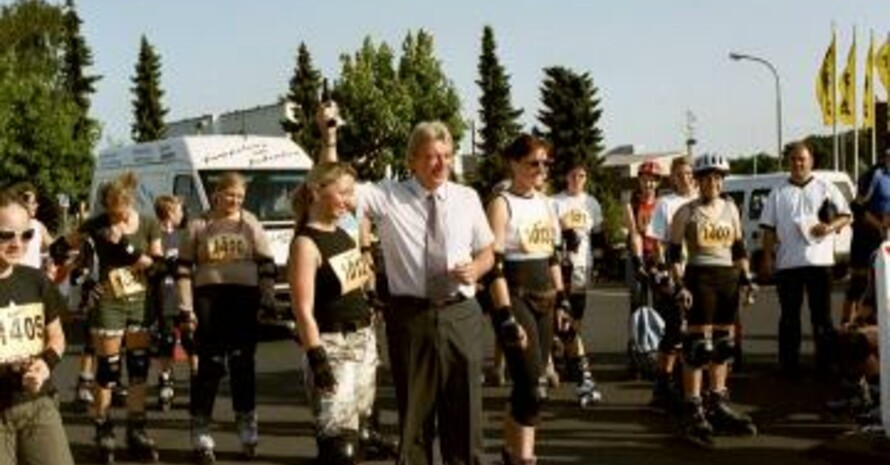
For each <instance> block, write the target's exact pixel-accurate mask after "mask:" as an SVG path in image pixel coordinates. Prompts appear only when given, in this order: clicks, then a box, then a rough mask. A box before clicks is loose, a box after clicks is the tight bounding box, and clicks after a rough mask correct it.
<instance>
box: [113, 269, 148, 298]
mask: <svg viewBox="0 0 890 465" xmlns="http://www.w3.org/2000/svg"><path fill="white" fill-rule="evenodd" d="M108 285H109V286H108V287H109V288H111V295H113V296H114V297H115V298H118V299H120V298H121V297H128V296H132V295H136V294H140V293H143V292H145V283H144V282H143V280H142V274H141V273H136V272H134V271H133V270H132V269H130V268H128V267H123V268H114V269H112V270H111V271H109V272H108Z"/></svg>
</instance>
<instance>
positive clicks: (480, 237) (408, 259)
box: [357, 177, 494, 298]
mask: <svg viewBox="0 0 890 465" xmlns="http://www.w3.org/2000/svg"><path fill="white" fill-rule="evenodd" d="M429 194H430V192H429V191H427V190H426V189H425V188H424V187H423V186H421V185H420V183H418V182H417V180H416V179H415V178H413V177H412V178H411V179H408V180H405V181H390V180H384V181H381V182H380V183H378V184H368V185H364V186H361V188H360V189H358V191H357V197H358V207H359V209H360V210H361V211H364V212H366V214H367V215H368V217H369V218H370V219H371V221H372V222H374V224H375V225H376V226H377V235H378V236H379V237H380V245H381V247H382V249H383V260H384V262H385V263H386V278H387V281H388V283H389V291H390V293H391V294H393V295H404V296H414V297H421V298H425V297H426V296H427V295H428V293H427V289H426V256H425V243H424V241H425V238H426V229H427V209H428V207H427V205H428V200H427V196H428V195H429ZM435 195H436V196H438V197H439V199H440V200H441V201H442V205H444V208H445V211H444V215H445V224H446V228H447V230H446V231H445V237H446V241H447V255H448V260H447V261H448V269H449V270H451V269H452V268H454V266H455V265H457V264H460V263H466V262H469V261H472V260H473V255H474V254H476V253H477V252H479V251H481V250H483V249H485V248H486V247H489V246H491V245H492V243H493V242H494V235H493V234H492V232H491V227H490V226H489V224H488V219H487V218H486V217H485V212H484V211H483V210H482V202H480V201H479V195H478V194H477V193H476V191H474V190H473V189H471V188H469V187H466V186H462V185H460V184H455V183H452V182H447V183H445V184H443V185H442V186H440V187H439V188H438V189H436V191H435ZM452 284H453V287H454V289H453V292H460V293H461V294H463V295H464V296H466V297H472V296H473V295H474V294H475V291H476V287H475V285H473V284H471V285H459V284H458V283H457V282H456V281H453V283H452Z"/></svg>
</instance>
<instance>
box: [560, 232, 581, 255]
mask: <svg viewBox="0 0 890 465" xmlns="http://www.w3.org/2000/svg"><path fill="white" fill-rule="evenodd" d="M562 242H563V244H565V248H566V251H567V252H573V253H574V252H577V251H578V247H580V246H581V237H580V236H579V235H578V231H576V230H574V229H563V230H562Z"/></svg>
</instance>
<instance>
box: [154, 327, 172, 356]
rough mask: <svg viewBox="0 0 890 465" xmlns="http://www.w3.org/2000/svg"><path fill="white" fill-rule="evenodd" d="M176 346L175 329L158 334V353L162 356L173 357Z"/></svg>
mask: <svg viewBox="0 0 890 465" xmlns="http://www.w3.org/2000/svg"><path fill="white" fill-rule="evenodd" d="M175 348H176V335H175V334H173V331H169V330H168V331H162V332H161V334H159V335H158V354H159V355H160V356H162V357H173V351H174V349H175Z"/></svg>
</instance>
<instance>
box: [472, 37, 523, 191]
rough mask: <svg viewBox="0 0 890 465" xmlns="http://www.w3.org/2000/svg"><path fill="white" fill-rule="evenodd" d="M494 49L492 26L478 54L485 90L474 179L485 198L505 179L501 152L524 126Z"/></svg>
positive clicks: (481, 107) (480, 79)
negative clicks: (477, 161)
mask: <svg viewBox="0 0 890 465" xmlns="http://www.w3.org/2000/svg"><path fill="white" fill-rule="evenodd" d="M495 48H496V45H495V40H494V30H493V29H492V28H491V26H485V28H484V29H483V30H482V53H481V54H480V55H479V66H478V69H479V80H477V81H476V84H478V85H479V88H480V89H481V90H482V95H481V96H480V97H479V119H480V120H481V122H482V128H481V129H480V131H479V132H480V133H481V136H482V141H480V142H479V143H478V144H477V146H478V148H479V150H480V151H481V153H480V156H481V160H480V161H479V171H478V173H477V176H476V179H475V182H474V184H475V185H476V188H477V189H478V190H479V192H480V195H482V197H483V198H486V197H488V195H489V193H490V192H491V189H492V187H493V186H494V185H495V184H497V183H498V182H500V181H501V180H502V179H503V178H504V176H505V169H504V163H503V160H502V159H501V156H500V154H501V151H502V150H503V149H504V147H506V146H507V145H508V144H510V142H511V141H512V140H513V139H514V138H516V136H517V135H518V134H519V131H520V130H521V129H522V125H521V124H519V122H518V120H519V117H520V116H521V115H522V110H521V109H514V108H513V104H512V103H511V101H510V100H511V99H510V77H509V75H507V74H506V72H505V71H504V67H503V66H502V65H501V64H500V61H499V60H498V56H497V53H496V51H495Z"/></svg>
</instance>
